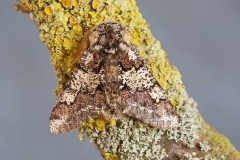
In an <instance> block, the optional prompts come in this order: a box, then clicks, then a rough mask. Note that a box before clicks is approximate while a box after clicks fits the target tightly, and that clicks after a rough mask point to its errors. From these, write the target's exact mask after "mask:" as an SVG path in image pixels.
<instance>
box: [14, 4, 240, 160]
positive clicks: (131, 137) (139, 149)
mask: <svg viewBox="0 0 240 160" xmlns="http://www.w3.org/2000/svg"><path fill="white" fill-rule="evenodd" d="M17 9H18V10H20V11H22V12H25V13H28V14H29V15H30V17H31V19H32V20H33V21H34V22H35V23H36V24H37V27H38V28H39V31H40V35H39V37H40V40H41V41H42V42H44V43H45V44H46V45H47V47H48V48H49V50H50V56H51V61H52V64H53V66H54V68H55V71H56V75H57V77H58V80H59V81H58V82H59V83H58V88H57V90H56V94H57V95H58V94H59V92H60V91H61V90H62V86H63V85H64V84H65V83H66V81H67V80H68V78H69V76H70V75H71V73H72V71H73V68H74V64H75V63H74V62H76V61H77V60H79V59H80V58H81V55H82V53H83V51H84V50H85V49H86V47H87V45H88V41H87V34H85V33H86V31H87V30H88V29H89V28H91V27H93V26H95V25H97V24H101V23H103V22H107V21H116V22H119V23H121V24H122V25H126V26H128V27H129V30H130V32H131V36H132V42H133V43H135V44H136V45H137V46H138V47H139V50H140V54H141V56H142V57H143V58H144V59H145V60H146V62H147V63H148V67H149V68H150V69H151V71H152V73H153V75H154V76H155V78H156V79H157V80H158V82H159V83H160V85H161V86H162V87H163V89H164V90H165V92H166V93H167V95H168V96H169V97H170V100H171V102H172V104H173V105H174V106H175V107H176V109H177V112H178V114H179V116H180V122H179V125H178V127H177V128H174V129H170V130H168V131H162V130H160V129H155V128H152V127H149V126H147V125H144V124H142V123H141V122H139V121H136V120H134V119H132V118H130V117H127V116H125V117H122V118H121V119H119V120H117V121H114V120H112V121H108V122H107V121H105V120H104V119H102V118H101V117H99V118H97V119H94V120H91V121H90V122H88V123H87V124H86V125H85V127H84V128H82V129H81V130H80V131H79V134H80V137H82V134H83V132H86V133H87V135H88V137H89V139H90V140H91V141H92V142H93V143H95V144H96V146H97V148H98V149H99V151H100V153H101V154H102V155H103V157H104V158H105V159H114V160H115V159H128V160H135V159H144V160H145V159H194V160H197V159H205V160H213V159H228V160H238V159H239V160H240V154H239V152H238V151H237V150H236V149H235V148H234V146H233V145H232V144H231V143H230V142H229V140H228V139H227V138H226V137H224V136H223V135H221V134H219V133H218V132H217V131H216V130H215V129H213V128H211V127H210V126H209V125H208V124H207V123H206V122H205V121H204V120H202V118H201V116H200V114H199V113H198V110H197V104H196V102H194V100H193V99H192V98H190V97H189V96H188V94H187V92H186V90H185V87H184V85H183V83H182V81H181V75H180V73H179V71H178V70H177V68H175V67H174V66H173V65H172V64H171V63H170V62H169V60H168V59H167V55H166V53H165V52H164V50H163V49H162V48H161V45H160V42H159V41H158V40H156V39H155V38H154V37H153V36H152V34H151V31H150V29H149V25H148V23H147V22H146V21H145V20H144V19H143V17H142V15H141V13H140V12H139V10H138V8H137V6H136V2H135V0H19V1H18V4H17ZM84 35H85V36H84Z"/></svg>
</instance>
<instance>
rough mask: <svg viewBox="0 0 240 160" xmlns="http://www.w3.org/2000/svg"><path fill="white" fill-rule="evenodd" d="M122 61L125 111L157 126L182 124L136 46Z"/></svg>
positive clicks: (165, 127)
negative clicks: (179, 122)
mask: <svg viewBox="0 0 240 160" xmlns="http://www.w3.org/2000/svg"><path fill="white" fill-rule="evenodd" d="M121 63H122V67H123V69H122V70H121V74H120V76H119V78H120V81H121V82H122V86H121V97H122V99H123V101H122V105H124V106H125V110H124V113H125V114H127V115H129V116H131V117H134V118H137V119H139V120H141V121H143V122H144V123H146V124H149V125H150V126H153V127H156V128H161V129H169V128H174V127H175V126H176V124H177V123H178V116H177V114H176V111H175V109H174V108H173V106H172V104H171V102H170V101H169V99H168V98H167V95H166V94H165V92H164V90H163V89H162V88H161V86H160V85H159V83H158V82H157V81H156V80H155V78H154V77H153V75H152V73H151V72H150V70H149V69H148V68H147V66H146V64H145V63H144V61H143V60H142V59H141V57H139V55H138V50H137V48H136V47H135V46H134V45H131V49H130V50H129V52H128V54H125V56H124V57H123V59H122V60H121Z"/></svg>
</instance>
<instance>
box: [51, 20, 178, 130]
mask: <svg viewBox="0 0 240 160" xmlns="http://www.w3.org/2000/svg"><path fill="white" fill-rule="evenodd" d="M88 40H89V44H88V47H87V49H86V50H85V52H84V54H83V57H82V58H81V60H80V62H79V63H78V64H77V66H76V69H75V70H74V72H73V74H72V76H71V78H70V80H69V81H68V82H67V84H66V85H65V87H64V89H63V91H62V93H61V94H60V96H59V97H58V99H57V102H56V104H55V106H54V108H53V110H52V113H51V116H50V122H49V123H50V130H51V132H53V133H65V132H68V131H71V130H73V129H77V128H80V127H81V126H82V125H83V124H84V123H85V122H87V121H89V120H90V119H92V118H95V117H97V116H98V115H100V114H101V115H102V116H103V117H104V118H105V119H108V120H109V119H118V118H120V117H121V116H122V114H126V115H128V116H131V117H134V118H136V119H139V120H141V121H142V122H144V123H146V124H148V125H151V126H153V127H156V128H161V129H169V128H173V127H175V126H176V124H177V123H178V116H177V114H176V111H175V109H174V107H173V106H172V104H171V102H170V101H169V99H168V97H167V96H166V94H165V93H164V91H163V89H162V87H161V86H160V84H159V83H158V82H157V81H156V80H155V78H154V77H153V75H152V73H151V72H150V70H149V69H148V68H147V66H146V64H145V63H144V60H143V59H142V58H140V56H139V53H138V50H137V47H136V46H134V45H133V44H132V43H131V36H130V33H129V31H128V29H127V28H126V27H124V26H122V25H121V24H119V23H116V22H107V23H103V24H100V25H98V26H96V27H94V28H93V29H91V30H90V34H89V37H88Z"/></svg>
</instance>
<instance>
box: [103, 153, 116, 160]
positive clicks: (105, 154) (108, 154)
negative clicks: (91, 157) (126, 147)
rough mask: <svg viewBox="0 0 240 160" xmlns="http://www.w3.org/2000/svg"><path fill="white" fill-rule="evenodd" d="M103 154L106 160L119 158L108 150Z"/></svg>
mask: <svg viewBox="0 0 240 160" xmlns="http://www.w3.org/2000/svg"><path fill="white" fill-rule="evenodd" d="M103 156H104V158H106V160H120V159H119V157H118V155H116V154H112V153H108V152H106V153H104V154H103Z"/></svg>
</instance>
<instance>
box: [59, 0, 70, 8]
mask: <svg viewBox="0 0 240 160" xmlns="http://www.w3.org/2000/svg"><path fill="white" fill-rule="evenodd" d="M61 2H62V5H63V6H64V7H66V8H69V7H71V4H72V1H71V0H62V1H61Z"/></svg>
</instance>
